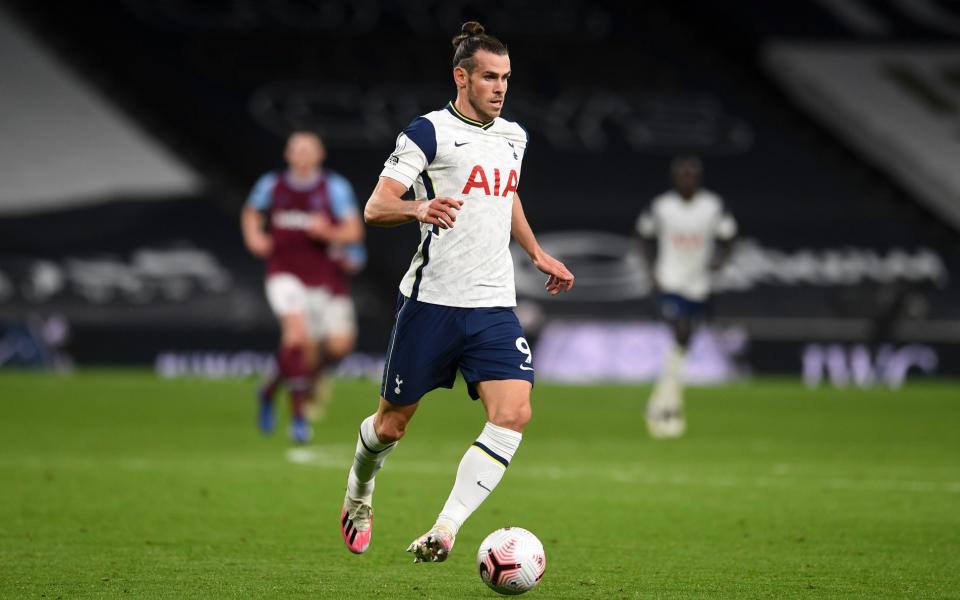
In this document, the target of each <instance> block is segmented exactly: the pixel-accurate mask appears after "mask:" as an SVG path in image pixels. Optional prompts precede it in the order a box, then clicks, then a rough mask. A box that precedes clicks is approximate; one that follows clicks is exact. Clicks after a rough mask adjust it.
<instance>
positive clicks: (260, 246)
mask: <svg viewBox="0 0 960 600" xmlns="http://www.w3.org/2000/svg"><path fill="white" fill-rule="evenodd" d="M276 183H277V176H276V174H275V173H267V174H266V175H263V176H262V177H260V179H258V180H257V183H256V184H255V185H254V186H253V189H252V190H250V196H249V197H248V198H247V203H246V204H244V206H243V211H242V212H241V213H240V231H241V232H242V233H243V243H244V244H245V245H246V246H247V249H248V250H249V251H250V253H251V254H253V255H254V256H258V257H260V258H267V257H268V256H270V255H271V254H272V253H273V236H271V235H270V234H269V233H267V231H266V227H265V224H266V217H265V216H264V215H265V214H266V212H267V211H268V210H269V209H270V204H271V203H272V202H273V190H274V187H275V186H276Z"/></svg>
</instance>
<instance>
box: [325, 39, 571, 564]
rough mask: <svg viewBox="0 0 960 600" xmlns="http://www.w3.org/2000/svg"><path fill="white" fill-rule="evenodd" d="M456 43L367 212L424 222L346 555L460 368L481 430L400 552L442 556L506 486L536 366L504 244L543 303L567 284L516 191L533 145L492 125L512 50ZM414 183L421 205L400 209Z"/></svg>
mask: <svg viewBox="0 0 960 600" xmlns="http://www.w3.org/2000/svg"><path fill="white" fill-rule="evenodd" d="M453 46H454V49H455V50H454V58H453V80H454V83H455V84H456V88H457V96H456V99H454V100H452V101H450V102H449V103H448V104H447V105H446V106H444V107H443V108H441V109H440V110H436V111H434V112H431V113H427V114H426V115H423V116H422V117H418V118H417V119H414V120H413V122H412V123H411V124H410V125H409V126H408V127H407V128H406V129H405V130H404V131H403V133H401V134H400V136H399V137H398V138H397V145H396V149H395V150H394V151H393V153H392V154H391V155H390V157H389V158H388V159H387V161H386V163H385V164H384V169H383V171H382V172H381V174H380V180H379V182H378V183H377V186H376V188H375V189H374V191H373V194H372V195H371V196H370V199H369V200H368V201H367V204H366V207H365V209H364V219H365V220H366V222H367V223H369V224H371V225H380V226H385V227H390V226H395V225H401V224H404V223H410V222H413V221H417V222H419V233H420V243H419V245H418V247H417V251H416V253H415V254H414V257H413V260H412V262H411V263H410V268H409V270H408V271H407V273H406V275H405V276H404V277H403V279H402V280H401V282H400V293H399V295H398V298H397V313H396V315H397V316H396V323H395V325H394V328H393V332H392V333H391V336H390V342H389V346H388V350H387V359H386V365H385V367H384V370H383V381H382V383H381V388H380V404H379V407H378V409H377V412H376V413H375V414H373V415H370V416H369V417H367V418H366V419H365V420H364V421H363V422H362V423H361V424H360V435H359V439H358V440H357V446H356V454H355V456H354V460H353V466H352V467H351V469H350V474H349V476H348V479H347V493H346V496H345V498H344V503H343V509H342V511H341V513H340V533H341V536H342V538H343V541H344V543H345V544H346V545H347V548H348V549H349V550H350V551H351V552H354V553H357V554H359V553H362V552H365V551H366V550H367V548H368V546H369V544H370V537H371V533H372V529H371V526H372V523H373V521H372V494H373V489H374V476H375V475H376V473H377V471H379V469H380V467H381V466H382V465H383V462H384V460H385V459H386V457H387V455H388V454H390V453H391V452H392V451H393V450H394V449H395V447H396V443H397V441H398V440H399V439H400V438H402V437H403V435H404V432H405V431H406V428H407V423H408V422H409V421H410V419H411V418H412V417H413V414H414V412H415V411H416V410H417V406H418V403H419V401H420V398H421V397H422V396H423V395H424V394H426V393H427V392H429V391H430V390H432V389H435V388H437V387H448V388H449V387H452V386H453V382H454V379H455V377H456V372H457V370H458V369H459V370H460V372H461V373H462V374H463V378H464V380H466V382H467V387H468V392H469V394H470V396H471V397H472V398H473V399H477V398H479V399H480V400H481V401H482V403H483V406H484V408H485V410H486V417H487V422H486V425H485V426H484V427H483V430H482V431H481V433H480V436H479V437H478V438H477V439H476V441H474V442H473V443H472V444H471V445H470V446H469V447H468V448H467V451H466V453H465V454H464V456H463V459H462V460H461V461H460V465H459V467H458V469H457V475H456V479H455V481H454V484H453V489H452V490H451V492H450V495H449V498H448V499H447V501H446V504H444V506H443V508H442V510H441V511H440V514H439V516H438V517H437V520H436V522H435V523H434V525H433V526H432V527H431V528H430V530H429V531H428V532H427V533H425V534H423V535H421V536H419V537H418V538H416V539H415V540H414V541H413V542H412V543H411V544H410V546H409V547H408V548H407V551H408V552H412V553H413V555H414V561H415V562H421V561H428V562H440V561H443V560H445V559H446V558H447V556H448V555H449V553H450V550H451V549H452V548H453V543H454V539H455V537H456V535H457V531H458V530H459V529H460V526H461V525H463V522H464V521H465V520H466V519H467V517H469V516H470V514H471V513H473V511H475V510H476V509H477V508H478V507H479V506H480V504H481V503H482V502H483V501H484V500H485V499H486V497H487V496H488V495H489V494H490V493H491V492H492V491H493V489H494V488H495V487H496V486H497V484H498V483H499V482H500V479H501V477H502V476H503V473H504V471H505V470H506V468H507V466H508V465H509V464H510V460H511V459H512V458H513V454H514V452H516V450H517V448H518V446H519V445H520V440H521V438H522V431H523V429H524V427H525V426H526V425H527V423H528V422H529V420H530V416H531V409H530V391H531V389H532V387H533V372H534V365H533V357H532V355H531V352H530V346H529V344H528V343H527V340H526V339H525V338H524V335H523V331H522V329H521V328H520V324H519V322H518V321H517V317H516V315H515V314H514V313H513V309H512V307H514V306H516V294H515V292H514V277H513V260H512V258H511V255H510V249H509V245H510V238H511V236H512V238H513V239H514V240H516V241H517V243H518V244H519V245H520V247H521V248H523V250H524V251H525V252H526V253H527V255H528V256H529V257H530V260H531V261H532V262H533V264H534V265H535V266H536V267H537V268H538V269H539V270H540V271H542V272H543V273H545V274H546V275H547V276H548V277H547V282H546V289H547V291H548V292H549V293H550V294H551V295H555V294H558V293H560V292H563V291H567V290H569V289H571V288H572V287H573V275H572V274H571V273H570V271H569V270H567V268H566V267H565V266H564V265H563V263H561V262H560V261H558V260H556V259H554V258H553V257H551V256H550V255H548V254H547V253H546V252H544V251H543V249H542V248H541V247H540V245H539V244H538V243H537V240H536V238H535V237H534V234H533V231H532V230H531V229H530V225H529V224H528V223H527V220H526V217H525V216H524V213H523V206H522V205H521V203H520V197H519V196H518V195H517V186H518V185H519V182H520V166H521V163H522V161H523V157H524V154H525V153H526V150H527V143H528V138H527V133H526V131H525V130H524V129H523V128H522V127H521V126H520V125H518V124H517V123H513V122H511V121H507V120H506V119H503V118H501V117H500V111H501V110H502V109H503V102H504V97H505V95H506V92H507V82H508V80H509V78H510V57H509V55H508V53H507V49H506V47H505V46H504V45H503V44H502V43H501V42H500V41H499V40H497V39H496V38H494V37H492V36H490V35H487V34H485V33H484V29H483V27H482V26H481V25H480V24H479V23H476V22H473V21H471V22H468V23H466V24H464V25H463V29H462V32H461V33H460V34H459V35H457V36H456V37H455V38H454V39H453ZM411 187H412V188H413V190H414V193H415V194H416V197H417V200H414V201H404V200H403V199H402V196H403V195H404V194H405V193H406V192H407V190H408V189H409V188H411Z"/></svg>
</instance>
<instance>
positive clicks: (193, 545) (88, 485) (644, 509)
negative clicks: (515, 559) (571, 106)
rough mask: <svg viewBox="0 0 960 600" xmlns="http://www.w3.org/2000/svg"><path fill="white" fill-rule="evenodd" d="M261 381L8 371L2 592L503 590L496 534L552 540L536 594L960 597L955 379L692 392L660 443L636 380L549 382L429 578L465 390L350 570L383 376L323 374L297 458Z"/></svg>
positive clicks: (404, 452)
mask: <svg viewBox="0 0 960 600" xmlns="http://www.w3.org/2000/svg"><path fill="white" fill-rule="evenodd" d="M254 387H255V382H253V381H218V382H214V381H204V380H176V381H164V380H159V379H157V378H155V377H154V376H152V375H151V374H148V373H143V372H82V373H80V374H77V375H73V376H65V377H54V376H44V375H32V374H24V373H14V374H10V373H6V374H0V597H4V598H50V599H53V598H127V597H129V598H186V597H198V598H239V597H250V598H363V599H366V598H373V599H376V598H384V599H392V598H444V599H448V598H492V597H495V594H494V593H493V592H492V591H490V590H488V589H487V588H486V587H485V586H483V584H482V583H481V582H480V579H479V578H478V576H477V573H476V568H475V564H474V560H475V552H476V548H477V545H478V544H479V542H480V540H481V539H482V538H483V537H484V536H485V535H486V534H487V533H489V532H490V531H492V530H493V529H495V528H497V527H501V526H506V525H519V526H523V527H526V528H528V529H530V530H531V531H533V532H534V533H536V534H537V535H538V536H539V537H540V539H541V540H542V541H543V543H544V546H545V547H546V551H547V563H548V564H547V573H546V575H545V577H544V579H543V581H542V583H541V585H540V586H539V587H538V588H537V589H536V590H534V591H533V592H531V593H530V594H529V597H531V598H533V597H537V598H550V599H554V598H603V599H607V598H613V599H616V598H690V597H703V598H877V597H881V598H947V597H953V598H956V597H960V385H957V384H956V383H953V384H950V383H921V384H916V385H912V386H908V387H907V388H905V389H903V390H901V391H899V392H890V391H886V390H877V391H828V390H823V391H815V392H813V391H807V390H804V389H803V388H801V387H800V386H799V385H798V384H797V383H794V382H789V381H763V380H760V381H756V382H752V383H749V384H742V385H734V386H728V387H717V388H695V389H690V390H688V394H687V402H688V415H689V431H688V435H687V436H686V437H685V438H683V439H681V440H676V441H659V442H658V441H653V440H650V439H648V437H647V436H646V433H645V430H644V426H643V420H642V417H641V415H642V400H643V399H644V398H645V396H646V394H647V392H648V388H639V387H629V386H590V387H556V386H550V385H539V386H538V387H537V388H536V390H535V391H534V420H533V422H532V424H531V425H530V427H529V428H528V430H527V432H526V436H525V439H524V443H523V445H522V446H521V447H520V450H519V452H518V453H517V455H516V457H515V458H514V462H513V464H512V465H511V466H510V469H509V471H508V472H507V474H506V477H505V478H504V480H503V482H502V483H501V484H500V487H499V488H498V489H497V490H496V492H495V493H494V494H493V495H492V496H491V497H490V500H488V501H487V503H486V504H485V505H484V506H482V507H481V509H480V510H479V511H478V512H477V513H476V514H474V516H473V517H472V518H471V520H470V521H468V523H467V524H466V525H465V526H464V528H463V530H462V531H461V533H460V536H459V538H458V539H457V545H456V548H455V549H454V552H453V554H452V556H451V558H450V560H448V561H447V562H446V563H443V564H426V565H424V564H417V565H415V564H412V561H411V558H410V556H409V555H408V554H406V553H404V552H403V550H404V548H405V547H406V546H407V544H408V543H409V542H410V541H411V540H412V539H413V538H414V537H415V536H416V535H418V534H420V533H422V532H423V531H425V530H426V529H427V528H428V527H429V526H430V525H431V524H432V522H433V519H434V517H435V516H436V513H437V512H438V511H439V509H440V507H441V505H442V504H443V502H444V500H445V498H446V494H447V492H448V491H449V488H450V485H451V483H452V481H453V476H454V472H455V470H456V466H457V463H458V461H459V459H460V456H461V455H462V453H463V451H464V450H465V449H466V447H467V445H468V444H469V443H470V442H471V441H472V440H473V439H474V438H475V437H476V435H477V434H478V433H479V431H480V429H481V427H482V424H483V421H484V419H483V416H482V410H481V407H480V406H478V405H476V404H474V403H472V402H470V401H469V400H467V399H466V394H465V392H464V389H463V387H462V386H458V388H457V389H455V390H453V391H446V390H443V391H437V392H434V393H432V394H431V395H429V396H428V397H427V398H426V399H425V400H424V401H423V403H422V405H421V407H420V411H419V413H418V415H417V417H416V419H415V420H414V421H413V423H412V426H411V429H410V431H409V432H408V435H407V438H406V439H405V440H404V441H403V442H402V443H401V445H400V447H399V448H398V449H397V451H396V452H395V453H394V454H393V455H392V456H391V457H390V459H389V460H388V462H387V464H386V467H385V468H384V470H383V471H382V472H381V474H380V476H379V477H378V481H377V492H376V495H375V501H374V506H375V519H374V525H375V529H374V537H373V543H372V545H371V549H370V551H369V552H368V553H367V554H366V555H364V556H359V557H358V556H353V555H350V554H349V553H348V552H347V551H346V549H345V548H344V547H343V546H342V544H341V541H340V538H339V535H338V532H337V517H338V513H339V509H340V503H341V500H342V497H343V489H344V482H345V479H346V474H347V469H348V466H349V461H350V459H351V456H352V453H353V446H354V443H355V439H356V430H357V425H358V423H359V421H360V420H361V418H363V417H364V416H365V415H367V414H369V413H371V412H372V411H373V409H374V407H375V405H376V400H375V396H376V385H375V384H374V383H370V382H357V381H339V382H337V384H336V386H335V394H336V399H335V402H334V404H333V405H332V407H331V409H330V412H329V414H328V416H327V419H326V420H325V421H324V422H322V423H321V424H319V425H318V427H317V428H316V440H315V443H313V444H311V445H310V446H308V447H306V448H304V449H301V450H299V451H296V452H293V453H291V446H290V445H289V443H288V442H287V441H286V437H285V435H284V433H285V431H283V430H281V431H279V432H278V435H275V436H274V437H272V438H263V437H261V436H260V435H258V434H257V432H256V431H255V429H254V425H253V415H254V411H253V399H252V394H253V390H254ZM285 413H286V411H284V415H285Z"/></svg>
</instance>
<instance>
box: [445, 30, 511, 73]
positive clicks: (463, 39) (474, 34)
mask: <svg viewBox="0 0 960 600" xmlns="http://www.w3.org/2000/svg"><path fill="white" fill-rule="evenodd" d="M485 31H486V30H485V29H484V28H483V25H481V24H480V23H477V22H476V21H467V22H466V23H464V24H463V27H461V28H460V33H458V34H457V35H455V36H453V66H454V67H463V68H464V69H466V70H467V71H472V70H473V67H474V66H476V61H474V60H473V55H474V54H476V53H477V50H486V51H487V52H492V53H493V54H498V55H500V56H505V55H506V54H507V47H506V46H505V45H504V44H503V42H501V41H500V40H498V39H497V38H495V37H493V36H492V35H488V34H486V33H484V32H485Z"/></svg>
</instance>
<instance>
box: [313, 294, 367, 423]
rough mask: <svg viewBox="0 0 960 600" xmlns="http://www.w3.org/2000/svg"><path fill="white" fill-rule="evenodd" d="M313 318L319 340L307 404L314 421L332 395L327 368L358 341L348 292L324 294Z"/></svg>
mask: <svg viewBox="0 0 960 600" xmlns="http://www.w3.org/2000/svg"><path fill="white" fill-rule="evenodd" d="M316 319H317V330H318V331H317V336H316V337H317V338H318V339H319V340H320V341H319V343H318V350H317V360H316V362H315V364H314V380H313V390H312V393H311V394H310V398H309V402H308V404H307V416H308V418H309V420H310V421H313V422H316V421H319V420H320V419H322V418H323V416H324V415H325V413H326V410H327V407H328V406H329V404H330V401H331V400H332V399H333V394H332V385H331V383H330V379H329V378H328V377H327V370H328V369H330V368H331V367H333V366H334V365H336V363H338V362H340V360H342V359H343V358H344V357H345V356H347V355H348V354H350V352H352V351H353V349H354V347H355V346H356V342H357V318H356V312H355V310H354V308H353V301H352V300H351V299H350V297H349V296H330V295H327V297H326V298H324V299H323V303H322V307H321V310H318V311H317V313H316Z"/></svg>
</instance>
